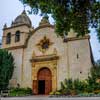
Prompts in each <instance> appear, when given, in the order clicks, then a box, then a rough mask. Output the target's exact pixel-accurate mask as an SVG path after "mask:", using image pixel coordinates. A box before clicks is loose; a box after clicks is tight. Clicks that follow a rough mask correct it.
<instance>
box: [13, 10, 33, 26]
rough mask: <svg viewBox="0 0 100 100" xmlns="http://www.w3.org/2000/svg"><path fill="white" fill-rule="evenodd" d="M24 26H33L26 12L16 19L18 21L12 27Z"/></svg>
mask: <svg viewBox="0 0 100 100" xmlns="http://www.w3.org/2000/svg"><path fill="white" fill-rule="evenodd" d="M22 24H25V25H28V26H29V27H31V26H32V23H31V20H30V18H29V17H28V16H27V14H26V12H25V10H24V11H23V12H22V13H21V14H20V15H19V16H17V17H16V19H15V20H14V22H13V23H12V26H18V25H22Z"/></svg>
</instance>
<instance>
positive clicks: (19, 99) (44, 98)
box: [0, 96, 100, 100]
mask: <svg viewBox="0 0 100 100" xmlns="http://www.w3.org/2000/svg"><path fill="white" fill-rule="evenodd" d="M0 100H100V97H74V98H71V97H63V98H61V97H60V98H54V97H51V98H50V97H48V96H31V97H5V98H4V97H2V98H0Z"/></svg>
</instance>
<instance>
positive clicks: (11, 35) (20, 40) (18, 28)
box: [2, 10, 32, 49]
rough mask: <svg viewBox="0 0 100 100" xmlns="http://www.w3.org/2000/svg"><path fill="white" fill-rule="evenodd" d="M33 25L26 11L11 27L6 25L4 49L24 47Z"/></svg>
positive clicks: (4, 28)
mask: <svg viewBox="0 0 100 100" xmlns="http://www.w3.org/2000/svg"><path fill="white" fill-rule="evenodd" d="M31 29H32V23H31V20H30V18H29V17H28V16H27V14H26V11H25V10H24V11H23V12H22V13H21V14H20V15H19V16H17V17H16V18H15V20H14V21H12V24H11V26H10V27H7V25H6V24H5V25H4V27H3V38H2V39H3V41H2V48H6V49H10V48H19V47H24V44H25V41H26V38H27V37H28V35H29V34H30V33H29V31H30V30H31Z"/></svg>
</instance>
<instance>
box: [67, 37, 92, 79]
mask: <svg viewBox="0 0 100 100" xmlns="http://www.w3.org/2000/svg"><path fill="white" fill-rule="evenodd" d="M67 46H68V57H69V66H70V77H72V78H73V79H76V78H80V79H86V78H87V76H88V73H89V71H90V68H91V67H92V63H91V57H90V46H89V41H88V39H83V40H76V41H69V42H68V44H67ZM77 54H78V56H79V58H77Z"/></svg>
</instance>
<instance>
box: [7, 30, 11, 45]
mask: <svg viewBox="0 0 100 100" xmlns="http://www.w3.org/2000/svg"><path fill="white" fill-rule="evenodd" d="M10 43H11V33H10V32H9V33H8V34H7V37H6V44H10Z"/></svg>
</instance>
